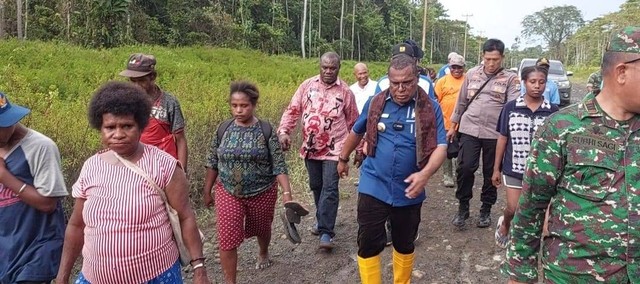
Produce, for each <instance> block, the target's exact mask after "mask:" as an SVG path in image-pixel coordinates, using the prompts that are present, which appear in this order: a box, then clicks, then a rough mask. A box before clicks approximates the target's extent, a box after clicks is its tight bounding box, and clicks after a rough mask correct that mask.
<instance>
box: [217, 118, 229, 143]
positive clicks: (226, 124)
mask: <svg viewBox="0 0 640 284" xmlns="http://www.w3.org/2000/svg"><path fill="white" fill-rule="evenodd" d="M232 122H233V118H230V119H227V120H225V121H223V122H222V123H220V126H218V129H217V130H216V140H218V145H220V142H221V141H222V136H224V133H225V132H226V131H227V128H229V125H231V123H232Z"/></svg>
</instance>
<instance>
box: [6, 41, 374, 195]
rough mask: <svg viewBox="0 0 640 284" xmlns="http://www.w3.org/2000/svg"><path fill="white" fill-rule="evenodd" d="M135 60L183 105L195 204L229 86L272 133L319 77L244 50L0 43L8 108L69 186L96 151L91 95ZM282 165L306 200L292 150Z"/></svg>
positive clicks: (345, 71)
mask: <svg viewBox="0 0 640 284" xmlns="http://www.w3.org/2000/svg"><path fill="white" fill-rule="evenodd" d="M134 52H144V53H150V54H154V55H155V56H156V58H157V60H158V65H157V70H158V74H159V75H158V85H159V86H160V87H161V88H163V89H164V90H166V91H169V92H170V93H172V94H174V95H175V96H176V97H177V98H178V100H179V101H180V103H181V105H182V109H183V112H184V115H185V117H186V120H187V128H186V135H187V139H188V143H189V168H190V171H189V177H190V180H191V190H192V192H193V193H195V195H194V198H193V199H194V200H196V201H199V200H200V199H199V198H200V195H199V192H200V189H201V188H202V185H203V182H204V159H205V157H206V154H207V150H208V145H209V141H210V140H211V138H212V137H213V133H214V130H215V128H216V126H217V125H218V123H219V122H220V121H222V120H223V119H225V118H227V117H229V116H230V115H229V111H228V106H227V98H228V88H229V83H230V81H232V80H238V79H246V80H249V81H252V82H255V83H256V84H257V85H258V87H259V89H260V93H261V98H260V102H259V108H258V114H259V115H260V116H261V117H262V118H265V119H266V120H268V121H271V122H272V123H274V124H276V125H277V124H278V122H279V120H280V117H281V115H282V111H283V110H284V109H285V108H286V106H287V104H288V103H289V100H290V99H291V96H292V95H293V93H294V92H295V90H296V89H297V87H298V85H299V84H300V83H301V82H302V81H303V80H305V79H306V78H308V77H311V76H313V75H316V74H318V72H319V69H318V61H317V59H308V60H303V59H299V58H294V57H288V56H267V55H264V54H262V53H259V52H256V51H251V50H244V49H225V48H209V47H189V48H165V47H158V46H129V47H120V48H114V49H107V50H93V49H85V48H80V47H77V46H73V45H68V44H64V43H57V44H53V43H42V42H20V41H15V40H9V41H2V44H0V68H2V72H0V90H1V91H3V92H5V93H7V94H8V95H9V98H10V100H12V101H13V102H15V103H18V104H21V105H25V106H27V107H29V108H31V110H32V114H31V115H30V116H28V117H27V118H26V119H25V120H24V121H23V122H24V123H25V124H26V125H27V126H29V127H32V128H34V129H36V130H38V131H40V132H42V133H44V134H45V135H48V136H49V137H51V138H52V139H53V140H54V141H56V143H57V144H58V147H59V148H60V152H61V155H62V158H63V166H64V173H65V178H66V181H67V184H68V185H69V186H70V185H71V184H73V182H75V179H76V178H77V175H78V172H79V170H80V167H82V163H83V162H84V161H85V160H86V159H87V158H88V157H89V156H91V155H93V154H94V153H95V152H96V151H97V150H98V149H100V147H101V146H100V141H99V137H98V134H97V132H96V131H94V130H92V129H90V128H89V127H88V123H87V119H86V109H87V104H88V102H89V99H90V97H91V94H92V93H93V92H94V91H95V90H96V89H97V88H98V87H99V86H100V85H102V84H103V83H105V82H107V81H109V80H124V79H123V78H121V77H119V76H118V73H119V72H120V71H121V70H122V69H123V68H124V67H125V63H126V60H127V58H128V57H129V55H130V54H131V53H134ZM354 64H355V62H349V61H347V62H343V63H342V76H341V78H343V79H346V81H347V82H348V83H353V82H354V81H355V80H354V77H353V69H352V66H353V65H354ZM385 72H386V66H385V65H384V64H380V63H377V64H372V65H371V73H372V76H371V77H372V78H378V77H380V76H381V75H383V74H384V73H385ZM297 143H298V144H297V145H299V141H298V142H297ZM287 157H288V162H289V166H290V168H291V169H290V173H291V176H292V178H291V180H292V182H293V186H294V188H295V192H297V193H298V194H299V195H298V197H307V198H310V197H309V196H308V193H307V186H306V172H305V170H304V165H303V163H302V162H301V161H300V159H299V158H298V157H297V148H296V149H295V151H290V153H289V154H288V156H287ZM303 192H304V195H301V193H303ZM310 200H311V199H308V201H310Z"/></svg>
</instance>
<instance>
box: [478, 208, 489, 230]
mask: <svg viewBox="0 0 640 284" xmlns="http://www.w3.org/2000/svg"><path fill="white" fill-rule="evenodd" d="M476 226H477V227H478V228H486V227H489V226H491V205H485V204H482V207H481V208H480V217H479V218H478V223H477V224H476Z"/></svg>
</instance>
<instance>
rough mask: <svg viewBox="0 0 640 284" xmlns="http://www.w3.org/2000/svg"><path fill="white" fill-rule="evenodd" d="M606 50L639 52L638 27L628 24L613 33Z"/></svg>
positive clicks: (639, 36)
mask: <svg viewBox="0 0 640 284" xmlns="http://www.w3.org/2000/svg"><path fill="white" fill-rule="evenodd" d="M607 51H610V52H626V53H640V27H634V26H629V27H626V28H624V29H622V30H621V31H620V32H619V33H617V34H615V35H613V37H612V38H611V42H609V48H607Z"/></svg>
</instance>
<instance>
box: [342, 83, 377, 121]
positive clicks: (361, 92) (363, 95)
mask: <svg viewBox="0 0 640 284" xmlns="http://www.w3.org/2000/svg"><path fill="white" fill-rule="evenodd" d="M376 85H378V82H377V81H374V80H371V79H369V82H367V85H365V86H364V88H360V85H358V82H356V83H355V84H353V85H351V86H350V87H349V89H351V91H352V92H353V95H354V96H355V97H356V105H357V106H358V113H362V108H364V104H365V103H367V101H368V100H369V98H370V97H372V96H374V95H375V94H376Z"/></svg>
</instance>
